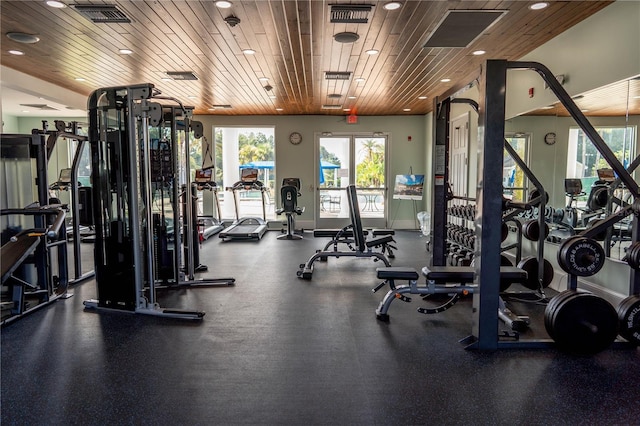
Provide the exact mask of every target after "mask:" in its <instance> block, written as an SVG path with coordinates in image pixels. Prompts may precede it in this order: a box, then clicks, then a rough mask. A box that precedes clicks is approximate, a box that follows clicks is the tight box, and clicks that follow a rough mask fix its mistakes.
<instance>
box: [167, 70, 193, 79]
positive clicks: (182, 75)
mask: <svg viewBox="0 0 640 426" xmlns="http://www.w3.org/2000/svg"><path fill="white" fill-rule="evenodd" d="M166 74H167V75H168V76H169V77H171V78H172V79H174V80H197V79H198V77H197V76H196V75H195V74H194V73H193V71H167V72H166Z"/></svg>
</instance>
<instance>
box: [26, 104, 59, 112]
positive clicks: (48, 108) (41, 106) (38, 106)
mask: <svg viewBox="0 0 640 426" xmlns="http://www.w3.org/2000/svg"><path fill="white" fill-rule="evenodd" d="M20 106H23V107H29V108H33V109H39V110H41V111H58V108H54V107H52V106H49V105H47V104H20Z"/></svg>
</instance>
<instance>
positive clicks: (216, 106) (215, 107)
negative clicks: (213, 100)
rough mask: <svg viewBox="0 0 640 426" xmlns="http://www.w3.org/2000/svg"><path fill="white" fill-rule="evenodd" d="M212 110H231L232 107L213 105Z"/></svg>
mask: <svg viewBox="0 0 640 426" xmlns="http://www.w3.org/2000/svg"><path fill="white" fill-rule="evenodd" d="M211 108H213V109H231V105H229V104H218V105H212V106H211Z"/></svg>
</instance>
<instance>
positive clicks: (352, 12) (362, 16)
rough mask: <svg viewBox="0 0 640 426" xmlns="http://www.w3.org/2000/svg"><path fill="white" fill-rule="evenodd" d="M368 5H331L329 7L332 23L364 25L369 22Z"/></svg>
mask: <svg viewBox="0 0 640 426" xmlns="http://www.w3.org/2000/svg"><path fill="white" fill-rule="evenodd" d="M371 8H372V6H371V5H370V4H333V5H331V18H330V21H331V22H332V23H345V24H366V23H367V22H369V12H371Z"/></svg>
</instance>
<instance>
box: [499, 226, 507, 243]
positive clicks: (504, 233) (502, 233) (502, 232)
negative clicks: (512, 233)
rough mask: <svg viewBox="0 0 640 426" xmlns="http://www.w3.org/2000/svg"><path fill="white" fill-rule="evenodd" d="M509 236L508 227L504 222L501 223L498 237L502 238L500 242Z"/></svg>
mask: <svg viewBox="0 0 640 426" xmlns="http://www.w3.org/2000/svg"><path fill="white" fill-rule="evenodd" d="M508 236H509V227H508V226H507V224H506V223H505V222H502V227H501V229H500V237H501V238H502V242H504V240H506V239H507V237H508Z"/></svg>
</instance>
